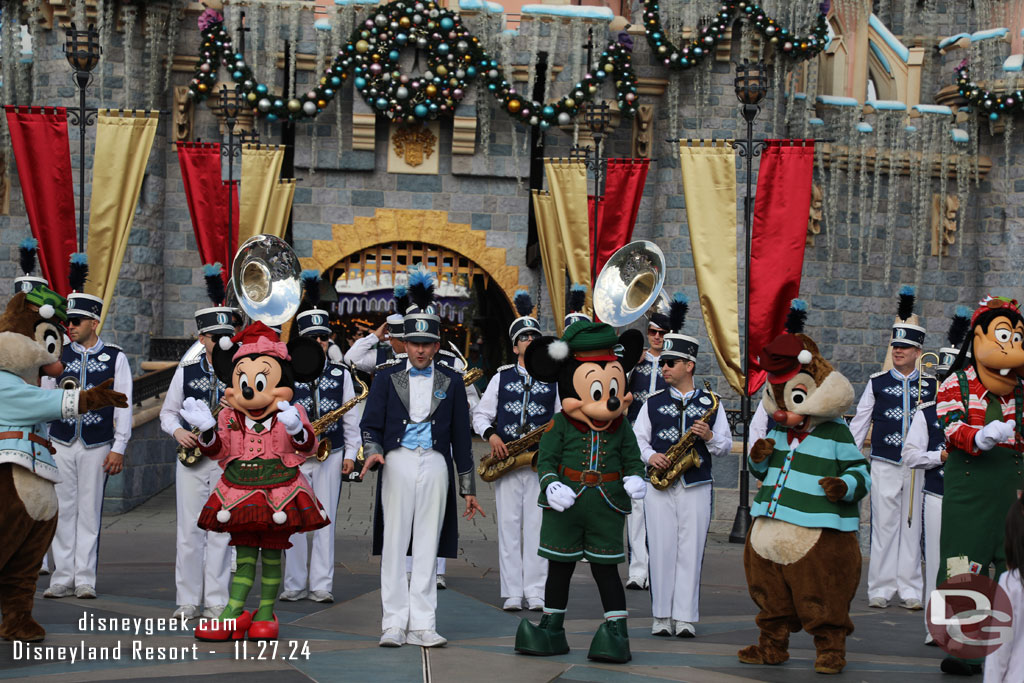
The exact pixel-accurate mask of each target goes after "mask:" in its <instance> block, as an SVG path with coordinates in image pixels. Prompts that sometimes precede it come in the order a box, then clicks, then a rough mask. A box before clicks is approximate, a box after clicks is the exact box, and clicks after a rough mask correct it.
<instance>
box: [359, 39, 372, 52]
mask: <svg viewBox="0 0 1024 683" xmlns="http://www.w3.org/2000/svg"><path fill="white" fill-rule="evenodd" d="M369 49H370V44H369V43H368V42H366V41H365V40H357V41H356V52H358V53H359V54H361V55H362V54H366V51H367V50H369Z"/></svg>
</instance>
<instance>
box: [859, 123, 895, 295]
mask: <svg viewBox="0 0 1024 683" xmlns="http://www.w3.org/2000/svg"><path fill="white" fill-rule="evenodd" d="M902 115H903V113H902V112H899V113H898V114H897V113H894V112H888V111H880V112H878V115H877V116H876V117H875V171H874V173H873V174H872V175H873V178H872V180H873V183H872V186H871V209H870V211H869V212H868V214H867V220H868V222H869V223H870V229H869V230H868V237H867V244H866V245H864V252H865V254H866V256H867V258H866V261H867V263H866V265H868V266H870V265H871V251H872V247H873V246H874V240H875V232H876V230H877V227H876V226H875V218H876V217H877V216H878V204H879V201H880V200H881V198H882V150H889V148H890V143H889V140H890V136H892V135H895V134H896V128H895V127H896V126H897V125H898V122H897V121H895V119H896V118H897V116H898V117H900V118H902ZM888 163H889V164H892V158H891V157H890V158H889V159H888ZM861 220H864V219H863V218H862V219H861ZM863 270H864V269H863V268H860V269H858V271H857V284H858V285H859V284H861V283H862V282H863V277H864V274H863Z"/></svg>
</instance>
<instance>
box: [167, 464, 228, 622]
mask: <svg viewBox="0 0 1024 683" xmlns="http://www.w3.org/2000/svg"><path fill="white" fill-rule="evenodd" d="M222 472H223V470H222V469H221V468H220V465H218V464H217V463H216V462H214V461H213V460H210V459H209V458H200V459H199V460H198V461H197V462H196V464H194V465H192V467H185V466H184V465H182V464H181V463H180V462H179V463H178V464H177V465H176V466H175V471H174V493H175V496H174V497H175V506H176V508H177V513H178V522H177V540H178V543H177V552H176V553H175V555H174V601H175V602H176V603H177V604H178V605H206V606H207V607H215V606H216V607H220V606H223V605H226V604H228V587H229V585H230V584H231V551H230V549H229V548H228V541H230V540H231V535H230V534H225V533H217V532H214V531H206V530H204V529H200V528H199V526H198V525H197V524H196V522H197V521H198V520H199V515H200V514H201V513H202V511H203V506H204V505H205V504H206V501H207V500H209V498H210V494H212V493H213V490H214V489H215V488H216V487H217V482H218V481H220V476H221V473H222Z"/></svg>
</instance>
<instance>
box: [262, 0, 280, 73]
mask: <svg viewBox="0 0 1024 683" xmlns="http://www.w3.org/2000/svg"><path fill="white" fill-rule="evenodd" d="M265 36H266V40H265V42H264V44H263V59H264V62H263V64H264V66H263V71H264V73H265V74H266V76H265V78H266V81H265V82H266V83H267V85H268V86H269V87H270V89H271V91H274V90H275V87H276V83H277V43H278V41H280V40H281V6H280V5H279V4H277V3H276V2H272V3H270V4H269V5H268V6H267V31H266V34H265Z"/></svg>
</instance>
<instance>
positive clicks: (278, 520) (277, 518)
mask: <svg viewBox="0 0 1024 683" xmlns="http://www.w3.org/2000/svg"><path fill="white" fill-rule="evenodd" d="M287 521H288V515H286V514H285V513H284V511H283V510H278V511H277V512H275V513H274V524H284V523H285V522H287Z"/></svg>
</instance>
